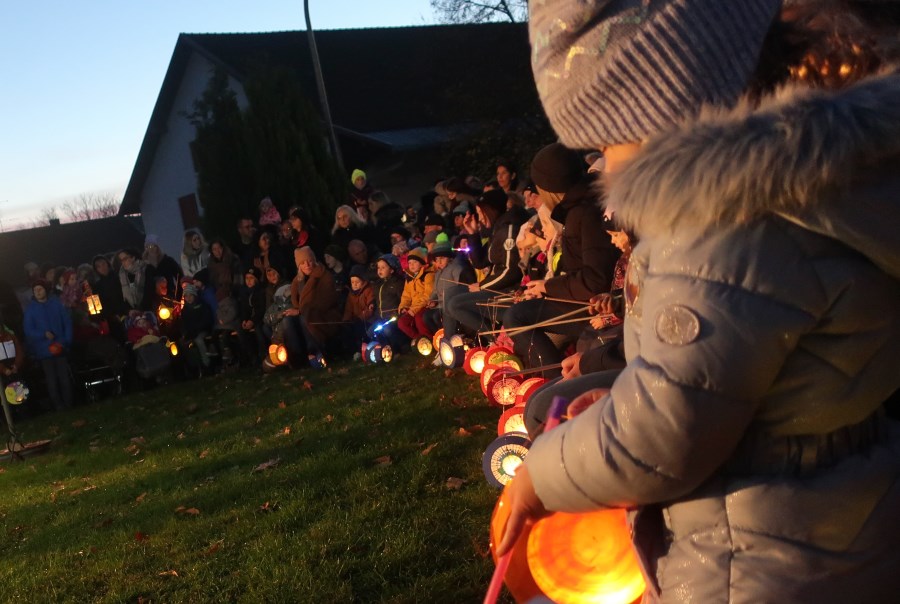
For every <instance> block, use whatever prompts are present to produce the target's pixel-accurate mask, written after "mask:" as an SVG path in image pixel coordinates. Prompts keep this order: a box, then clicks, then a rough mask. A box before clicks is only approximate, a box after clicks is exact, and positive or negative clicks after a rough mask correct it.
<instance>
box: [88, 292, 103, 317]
mask: <svg viewBox="0 0 900 604" xmlns="http://www.w3.org/2000/svg"><path fill="white" fill-rule="evenodd" d="M84 301H85V302H87V309H88V314H91V315H99V314H100V313H101V312H102V311H103V304H101V303H100V296H98V295H97V294H94V295H92V296H88V297H86V298H85V299H84Z"/></svg>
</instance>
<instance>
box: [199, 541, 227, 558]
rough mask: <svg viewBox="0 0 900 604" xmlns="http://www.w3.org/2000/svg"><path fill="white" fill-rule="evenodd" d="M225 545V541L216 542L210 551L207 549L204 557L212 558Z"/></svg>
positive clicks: (210, 547)
mask: <svg viewBox="0 0 900 604" xmlns="http://www.w3.org/2000/svg"><path fill="white" fill-rule="evenodd" d="M224 543H225V542H224V541H221V540H220V541H216V542H215V543H213V544H212V545H210V546H209V549H207V550H206V551H205V552H203V555H204V556H212V555H213V554H214V553H216V552H217V551H219V550H220V549H222V545H223V544H224Z"/></svg>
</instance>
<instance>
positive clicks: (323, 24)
mask: <svg viewBox="0 0 900 604" xmlns="http://www.w3.org/2000/svg"><path fill="white" fill-rule="evenodd" d="M310 16H311V19H312V24H313V27H314V28H315V29H342V28H359V27H388V26H399V25H423V24H432V23H434V22H435V17H434V15H433V13H432V10H431V7H430V5H429V3H428V0H390V1H389V2H368V1H363V0H310ZM305 28H306V26H305V21H304V18H303V2H302V0H256V1H255V2H247V1H246V0H244V1H240V2H239V1H237V0H177V1H176V0H155V1H154V2H148V1H146V0H143V1H141V0H136V1H130V0H129V1H122V0H115V1H113V0H87V1H84V2H66V1H63V0H29V1H28V2H25V1H22V0H18V1H17V0H4V1H3V2H2V3H0V76H2V79H3V86H2V94H0V226H2V228H3V230H11V229H13V228H16V227H18V226H20V225H27V226H30V225H31V222H32V220H34V219H35V218H37V217H39V216H40V214H41V212H42V210H44V209H45V208H47V207H50V206H56V207H58V206H60V205H61V204H62V203H64V202H65V201H67V200H71V199H75V198H77V197H78V196H79V195H81V194H103V193H110V192H111V193H113V194H115V195H116V197H117V198H121V195H122V193H123V192H124V191H125V187H126V185H127V184H128V179H129V177H130V176H131V170H132V168H133V167H134V162H135V159H136V158H137V154H138V150H139V149H140V145H141V141H142V139H143V137H144V131H145V130H146V127H147V123H148V122H149V120H150V113H151V111H152V110H153V105H154V103H155V102H156V97H157V94H158V93H159V89H160V86H161V85H162V81H163V77H164V75H165V72H166V68H167V67H168V64H169V59H170V58H171V56H172V51H173V49H174V48H175V41H176V39H177V38H178V34H179V33H208V32H220V33H221V32H259V31H280V30H298V29H305Z"/></svg>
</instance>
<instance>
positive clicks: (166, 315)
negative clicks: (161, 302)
mask: <svg viewBox="0 0 900 604" xmlns="http://www.w3.org/2000/svg"><path fill="white" fill-rule="evenodd" d="M157 314H158V315H159V318H160V319H161V320H163V321H168V320H169V319H171V318H172V309H171V308H169V307H168V306H160V307H159V312H158V313H157Z"/></svg>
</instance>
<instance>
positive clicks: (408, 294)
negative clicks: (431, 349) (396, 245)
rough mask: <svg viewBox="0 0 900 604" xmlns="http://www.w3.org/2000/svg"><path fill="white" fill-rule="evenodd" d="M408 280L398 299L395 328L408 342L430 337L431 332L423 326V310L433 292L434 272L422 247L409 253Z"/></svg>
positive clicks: (426, 306)
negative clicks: (397, 314) (397, 316)
mask: <svg viewBox="0 0 900 604" xmlns="http://www.w3.org/2000/svg"><path fill="white" fill-rule="evenodd" d="M406 261H407V262H408V263H409V270H408V271H407V274H408V279H407V281H406V285H404V286H403V295H402V296H401V297H400V305H399V310H398V312H399V314H400V318H399V319H397V327H398V328H399V329H400V331H402V332H403V333H405V334H406V335H407V337H408V338H409V339H410V340H415V339H417V338H419V337H421V336H431V335H432V334H433V332H432V331H431V330H430V329H429V328H428V326H427V325H426V324H425V310H426V309H427V308H428V299H429V298H430V297H431V292H432V291H433V290H434V271H433V270H432V269H431V267H430V266H428V252H427V250H426V249H425V248H423V247H417V248H416V249H414V250H410V251H409V256H407V259H406Z"/></svg>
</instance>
